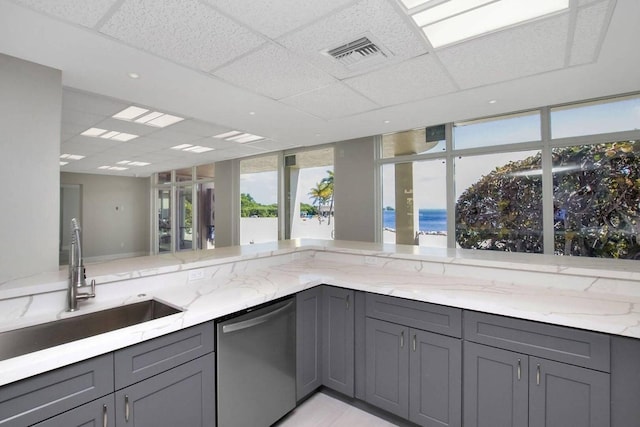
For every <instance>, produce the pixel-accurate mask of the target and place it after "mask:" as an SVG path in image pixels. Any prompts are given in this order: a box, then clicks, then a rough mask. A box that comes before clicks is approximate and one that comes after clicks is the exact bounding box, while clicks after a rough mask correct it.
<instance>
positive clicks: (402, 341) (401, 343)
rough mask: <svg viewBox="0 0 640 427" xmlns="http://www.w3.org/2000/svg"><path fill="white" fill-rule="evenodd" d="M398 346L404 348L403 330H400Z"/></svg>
mask: <svg viewBox="0 0 640 427" xmlns="http://www.w3.org/2000/svg"><path fill="white" fill-rule="evenodd" d="M400 348H404V331H402V332H400Z"/></svg>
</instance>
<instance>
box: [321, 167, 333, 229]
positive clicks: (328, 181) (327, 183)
mask: <svg viewBox="0 0 640 427" xmlns="http://www.w3.org/2000/svg"><path fill="white" fill-rule="evenodd" d="M327 174H328V176H327V177H326V178H323V179H322V181H320V184H322V185H324V187H325V189H326V191H327V193H328V197H329V220H328V221H327V225H331V214H332V213H333V171H327Z"/></svg>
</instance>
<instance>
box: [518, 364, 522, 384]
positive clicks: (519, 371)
mask: <svg viewBox="0 0 640 427" xmlns="http://www.w3.org/2000/svg"><path fill="white" fill-rule="evenodd" d="M520 378H522V362H521V361H520V359H518V381H520Z"/></svg>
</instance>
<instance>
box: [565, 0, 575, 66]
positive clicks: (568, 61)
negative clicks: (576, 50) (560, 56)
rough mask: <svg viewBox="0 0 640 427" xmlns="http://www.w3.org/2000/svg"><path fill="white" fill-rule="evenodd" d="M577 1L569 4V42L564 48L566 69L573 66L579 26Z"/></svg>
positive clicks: (573, 0)
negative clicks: (572, 55) (573, 54)
mask: <svg viewBox="0 0 640 427" xmlns="http://www.w3.org/2000/svg"><path fill="white" fill-rule="evenodd" d="M576 2H577V0H572V1H570V2H569V5H570V7H569V25H568V28H567V42H566V44H565V48H564V67H565V68H567V67H568V66H569V65H570V64H571V53H572V51H573V46H574V42H575V37H576V27H577V26H578V23H577V22H578V8H577V7H576Z"/></svg>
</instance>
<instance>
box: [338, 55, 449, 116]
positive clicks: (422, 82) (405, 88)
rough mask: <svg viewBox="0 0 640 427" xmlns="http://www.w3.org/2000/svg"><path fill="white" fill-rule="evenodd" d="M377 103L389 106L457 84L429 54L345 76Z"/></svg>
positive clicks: (354, 86)
mask: <svg viewBox="0 0 640 427" xmlns="http://www.w3.org/2000/svg"><path fill="white" fill-rule="evenodd" d="M344 83H346V84H347V85H349V86H350V87H352V88H353V89H355V90H357V91H358V92H360V93H361V94H363V95H365V96H366V97H367V98H369V99H371V100H373V101H375V102H376V103H378V104H380V105H383V106H389V105H396V104H402V103H406V102H412V101H417V100H420V99H425V98H429V97H432V96H437V95H442V94H445V93H448V92H453V91H454V90H455V89H456V87H455V85H454V84H453V82H452V81H451V79H450V78H449V76H448V75H447V74H446V73H445V72H444V70H443V68H442V66H441V65H440V64H438V63H437V61H436V59H435V58H434V57H433V56H432V55H422V56H420V57H418V58H413V59H410V60H408V61H405V62H403V63H401V64H398V65H395V66H392V67H386V68H383V69H381V70H376V71H372V72H371V73H368V74H363V75H361V76H357V77H353V78H351V79H347V80H344Z"/></svg>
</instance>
